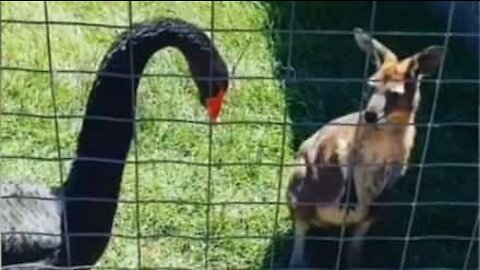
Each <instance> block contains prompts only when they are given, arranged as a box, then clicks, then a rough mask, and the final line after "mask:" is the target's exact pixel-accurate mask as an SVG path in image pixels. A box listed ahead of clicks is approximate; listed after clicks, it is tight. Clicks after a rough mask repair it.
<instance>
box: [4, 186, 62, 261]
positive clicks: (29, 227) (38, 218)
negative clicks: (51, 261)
mask: <svg viewBox="0 0 480 270" xmlns="http://www.w3.org/2000/svg"><path fill="white" fill-rule="evenodd" d="M0 194H1V201H0V220H2V222H0V230H1V232H2V252H3V253H4V254H3V257H4V258H10V259H9V260H11V261H12V262H14V261H18V262H22V261H35V260H38V259H41V258H44V257H45V256H48V255H50V254H51V253H52V252H53V251H54V250H55V249H57V248H58V247H59V246H60V243H61V236H60V234H61V228H60V226H61V205H62V204H61V202H60V201H59V198H58V197H57V195H56V194H55V193H53V192H52V190H50V189H48V188H45V187H43V186H38V185H33V184H28V183H27V182H24V183H23V184H17V183H2V184H1V185H0ZM3 232H8V233H3ZM5 255H6V256H5ZM4 263H5V262H4Z"/></svg>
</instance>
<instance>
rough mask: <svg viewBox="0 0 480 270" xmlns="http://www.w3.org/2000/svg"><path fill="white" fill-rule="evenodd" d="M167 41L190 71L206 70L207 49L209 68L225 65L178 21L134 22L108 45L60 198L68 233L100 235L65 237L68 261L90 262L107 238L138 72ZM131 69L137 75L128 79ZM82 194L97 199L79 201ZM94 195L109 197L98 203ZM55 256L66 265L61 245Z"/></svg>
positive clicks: (130, 132)
mask: <svg viewBox="0 0 480 270" xmlns="http://www.w3.org/2000/svg"><path fill="white" fill-rule="evenodd" d="M130 46H131V47H130ZM167 46H173V47H176V48H178V49H179V50H180V51H181V52H182V53H183V55H184V56H185V58H186V60H187V62H188V63H189V66H190V70H191V71H192V73H195V71H198V70H207V71H208V70H209V67H208V65H209V61H208V62H204V61H203V60H205V59H210V57H211V51H213V53H214V55H213V59H214V60H215V62H214V68H217V69H219V70H223V69H224V68H225V69H226V67H225V66H222V64H223V60H222V59H221V58H220V56H219V55H218V53H217V52H216V50H215V48H213V50H211V49H212V48H211V44H210V40H209V38H208V37H207V36H206V35H205V34H204V33H202V32H201V31H200V30H198V29H196V28H195V27H194V26H192V25H190V24H187V23H185V22H181V21H174V20H163V21H161V22H157V23H154V24H149V25H144V26H139V27H137V28H136V29H135V30H134V31H133V32H131V33H129V34H127V35H124V36H123V37H122V38H121V39H119V41H117V42H116V43H115V44H114V45H113V46H112V47H111V49H110V50H109V52H108V54H107V55H106V56H105V58H104V60H103V62H102V64H101V67H100V70H99V72H100V74H98V77H97V79H96V80H95V82H94V85H93V88H92V91H91V93H90V96H89V99H88V105H87V111H86V118H85V119H84V121H83V126H82V130H81V133H80V136H79V138H78V148H77V156H78V157H77V159H75V161H74V162H73V164H72V169H71V171H70V174H69V176H68V181H67V183H66V185H65V187H64V195H65V198H72V197H75V198H77V200H75V201H67V203H66V204H65V209H66V216H67V218H66V220H67V224H66V225H68V233H104V234H105V235H104V236H96V237H83V236H82V237H71V238H69V241H65V242H66V243H68V244H69V245H70V250H71V252H70V254H71V257H70V261H71V262H72V263H73V264H91V263H95V261H96V260H97V259H98V258H99V256H100V255H101V254H102V253H103V251H104V249H105V247H106V245H107V243H108V239H109V237H108V234H109V233H110V231H111V228H112V223H113V218H114V215H115V212H116V208H117V204H116V202H115V200H116V199H117V198H118V196H119V191H120V183H121V180H122V176H123V170H124V167H125V164H124V163H125V160H126V158H127V155H128V152H129V148H130V143H131V140H132V137H133V132H134V122H133V120H134V119H135V105H136V96H137V88H138V84H139V77H138V76H139V75H141V73H142V72H143V70H144V68H145V66H146V64H147V62H148V60H149V59H150V57H151V56H152V55H153V54H154V53H155V52H156V51H158V50H160V49H162V48H164V47H167ZM131 52H133V54H132V53H131ZM219 64H220V66H218V65H219ZM205 65H206V66H205ZM215 65H217V66H216V67H215ZM131 74H134V75H136V76H135V77H134V78H132V76H131ZM86 197H88V198H95V199H97V200H96V201H88V200H83V199H81V200H78V199H80V198H86ZM98 199H102V200H110V202H101V201H100V202H99V201H98ZM58 261H60V262H58V264H59V265H66V264H67V261H68V258H67V253H66V251H65V248H64V249H63V250H62V252H61V254H60V255H59V256H58Z"/></svg>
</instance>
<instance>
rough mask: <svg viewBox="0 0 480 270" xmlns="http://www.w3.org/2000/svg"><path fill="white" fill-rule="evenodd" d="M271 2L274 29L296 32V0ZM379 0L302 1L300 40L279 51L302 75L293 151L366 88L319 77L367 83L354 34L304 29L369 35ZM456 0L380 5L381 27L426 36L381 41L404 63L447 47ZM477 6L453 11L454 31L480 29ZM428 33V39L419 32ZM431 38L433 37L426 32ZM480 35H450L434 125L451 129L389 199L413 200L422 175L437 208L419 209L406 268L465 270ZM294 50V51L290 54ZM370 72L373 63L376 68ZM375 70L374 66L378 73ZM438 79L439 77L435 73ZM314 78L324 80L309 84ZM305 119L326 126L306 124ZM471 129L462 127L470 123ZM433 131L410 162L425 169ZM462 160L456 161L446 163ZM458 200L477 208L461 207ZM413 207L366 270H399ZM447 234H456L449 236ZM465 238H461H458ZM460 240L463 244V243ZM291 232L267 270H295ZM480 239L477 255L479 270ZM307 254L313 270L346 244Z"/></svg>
mask: <svg viewBox="0 0 480 270" xmlns="http://www.w3.org/2000/svg"><path fill="white" fill-rule="evenodd" d="M268 3H269V4H270V6H271V13H272V18H274V22H275V24H274V28H275V29H289V28H290V20H291V14H292V12H291V9H292V3H291V2H276V1H271V2H268ZM373 8H374V4H373V2H369V1H361V2H353V1H346V2H335V1H316V2H315V1H311V2H305V1H297V2H296V4H295V18H294V25H293V28H294V37H293V38H292V44H289V34H288V33H285V32H281V33H277V34H275V36H274V37H273V38H274V40H275V54H276V57H277V59H278V61H280V62H281V63H282V64H283V66H288V64H289V63H288V59H289V57H290V58H291V63H290V65H291V67H292V68H293V69H294V70H295V75H296V78H297V80H296V81H290V82H289V83H288V84H287V85H288V86H287V87H286V89H285V98H286V101H287V104H288V113H289V115H288V116H289V118H290V120H291V121H292V122H293V123H294V125H293V127H292V132H293V136H292V137H293V140H292V141H291V142H290V147H292V149H295V150H296V149H297V148H298V146H299V144H300V143H301V142H302V141H303V140H305V139H306V138H307V137H308V136H309V135H311V134H312V133H313V132H314V131H315V130H316V129H318V128H320V127H321V126H322V122H326V121H329V120H331V119H332V118H335V117H338V116H340V115H342V114H345V113H348V112H350V111H353V110H357V109H358V107H359V104H360V99H361V91H362V85H361V83H357V82H348V81H344V82H342V81H341V80H340V81H335V82H332V81H322V80H320V79H319V78H330V79H342V78H364V65H365V55H364V54H363V52H361V51H360V50H359V49H358V47H357V46H356V44H355V42H354V40H353V36H352V35H351V34H350V33H348V34H339V33H333V34H332V33H331V34H325V33H324V34H320V33H318V32H315V31H299V30H345V31H351V30H352V29H353V28H354V27H362V28H364V29H365V30H368V29H370V27H369V22H370V18H371V13H372V9H373ZM448 9H449V3H448V2H434V1H423V2H422V1H415V2H413V1H402V2H400V1H398V2H388V3H387V2H377V4H376V5H375V14H374V16H375V18H374V19H375V20H374V25H373V29H374V30H375V31H382V32H388V31H395V32H399V31H407V32H416V33H417V35H375V37H376V38H378V39H380V40H381V41H382V42H384V43H385V44H387V45H388V46H389V47H390V48H391V49H392V50H393V51H395V52H396V53H397V54H398V55H399V56H400V57H405V56H408V55H410V54H412V53H415V52H417V51H418V50H421V49H423V48H425V47H427V46H430V45H433V44H440V45H441V44H444V41H445V38H444V36H440V35H434V34H430V35H428V34H427V33H426V32H430V33H445V31H446V29H447V21H448V20H447V18H448ZM477 14H478V4H477V3H475V2H466V1H465V2H457V3H456V5H455V12H454V14H453V21H452V22H453V24H452V32H456V33H459V32H463V33H472V32H476V33H478V15H477ZM418 33H420V34H418ZM422 33H425V34H422ZM477 50H478V37H474V36H470V37H468V35H467V36H465V35H464V36H458V35H457V36H455V35H453V36H451V37H450V39H449V44H448V52H447V59H446V62H445V67H444V70H443V75H442V80H444V81H443V83H441V84H439V86H440V88H439V91H440V92H439V95H438V100H437V103H436V113H435V117H434V122H435V123H448V124H447V125H438V126H434V127H432V129H431V134H430V140H429V145H428V150H427V155H426V159H425V161H424V163H425V164H431V166H425V167H424V168H423V171H421V169H420V167H419V166H412V167H411V168H410V169H409V171H408V173H407V175H406V176H405V177H404V178H403V180H402V181H401V183H400V184H399V185H398V186H397V187H396V189H395V191H394V192H393V194H390V195H389V200H390V201H396V202H412V200H413V198H414V194H415V190H416V185H417V179H418V177H419V173H422V175H421V177H420V179H421V181H422V182H421V184H420V190H419V193H418V195H419V196H418V202H421V203H429V202H437V203H436V204H429V205H425V204H422V205H418V206H417V207H416V212H415V215H414V219H413V227H412V231H411V235H410V236H411V237H413V238H411V239H410V242H409V246H408V247H409V248H408V252H407V257H406V258H407V264H406V267H427V268H428V267H452V268H461V267H462V266H463V264H464V262H465V260H466V259H467V258H466V255H467V250H468V248H469V245H470V241H469V238H470V237H471V236H472V229H473V226H474V222H475V217H476V215H477V208H476V207H475V205H472V204H473V203H476V202H478V194H477V191H478V168H477V166H476V164H478V154H479V153H478V125H477V126H476V125H475V124H476V123H478V120H479V119H478V82H476V81H475V80H478V72H479V70H478V64H479V63H478V51H477ZM289 54H291V55H290V56H289ZM370 66H371V65H370ZM369 72H371V69H370V70H369ZM435 76H437V74H436V75H435ZM308 78H310V79H311V78H316V80H310V79H308ZM435 89H436V84H435V83H423V84H422V101H421V108H420V110H419V112H418V117H417V122H418V123H428V120H429V117H430V112H431V110H432V104H433V102H432V101H433V99H434V93H435ZM302 122H310V123H312V122H317V123H318V124H314V125H305V124H302ZM463 122H466V123H470V124H469V125H463V124H461V123H463ZM427 128H428V127H419V128H418V135H417V138H416V146H415V148H414V152H413V153H412V158H411V160H410V162H411V163H412V164H419V163H420V162H421V154H422V151H423V148H424V147H425V145H426V140H425V139H426V134H427V133H426V132H427ZM447 163H455V164H459V163H462V165H455V164H447ZM455 202H468V203H470V204H469V205H467V204H463V205H460V204H455ZM411 210H412V207H411V206H405V207H395V208H392V207H390V208H389V209H388V211H386V214H388V215H386V216H385V217H384V222H383V223H382V224H379V225H378V226H375V227H374V228H373V229H372V230H371V232H370V233H369V236H389V237H393V238H391V239H390V240H389V241H387V240H388V239H387V240H385V239H383V240H378V239H377V240H372V241H368V242H366V244H365V249H364V252H365V256H364V258H363V260H364V265H363V266H364V267H382V268H398V265H399V262H400V258H401V255H402V251H403V248H404V244H405V241H404V237H405V235H406V228H407V225H408V222H409V218H410V213H411ZM312 235H315V236H319V235H329V236H332V235H333V236H335V235H338V232H321V231H315V232H312ZM445 236H454V237H453V238H452V237H445ZM455 237H461V238H455ZM460 239H461V240H460ZM291 245H292V241H291V232H286V233H285V234H284V235H280V236H278V239H276V241H274V243H272V245H271V247H270V249H269V252H268V254H266V255H265V258H264V265H263V268H271V267H272V265H270V262H271V261H272V258H271V254H272V250H274V252H273V253H274V254H275V257H274V258H273V262H274V265H273V266H274V267H286V266H287V262H288V258H289V256H290V250H291ZM476 250H478V242H476V243H475V245H474V247H473V252H472V253H471V256H470V258H469V262H470V266H471V267H474V268H476V267H477V264H476V262H478V256H477V254H476V253H475V251H476ZM307 251H308V253H309V257H310V262H311V266H312V267H331V266H332V262H333V263H334V262H335V259H336V252H337V243H336V242H332V241H331V242H328V241H319V240H317V241H310V242H309V243H308V247H307Z"/></svg>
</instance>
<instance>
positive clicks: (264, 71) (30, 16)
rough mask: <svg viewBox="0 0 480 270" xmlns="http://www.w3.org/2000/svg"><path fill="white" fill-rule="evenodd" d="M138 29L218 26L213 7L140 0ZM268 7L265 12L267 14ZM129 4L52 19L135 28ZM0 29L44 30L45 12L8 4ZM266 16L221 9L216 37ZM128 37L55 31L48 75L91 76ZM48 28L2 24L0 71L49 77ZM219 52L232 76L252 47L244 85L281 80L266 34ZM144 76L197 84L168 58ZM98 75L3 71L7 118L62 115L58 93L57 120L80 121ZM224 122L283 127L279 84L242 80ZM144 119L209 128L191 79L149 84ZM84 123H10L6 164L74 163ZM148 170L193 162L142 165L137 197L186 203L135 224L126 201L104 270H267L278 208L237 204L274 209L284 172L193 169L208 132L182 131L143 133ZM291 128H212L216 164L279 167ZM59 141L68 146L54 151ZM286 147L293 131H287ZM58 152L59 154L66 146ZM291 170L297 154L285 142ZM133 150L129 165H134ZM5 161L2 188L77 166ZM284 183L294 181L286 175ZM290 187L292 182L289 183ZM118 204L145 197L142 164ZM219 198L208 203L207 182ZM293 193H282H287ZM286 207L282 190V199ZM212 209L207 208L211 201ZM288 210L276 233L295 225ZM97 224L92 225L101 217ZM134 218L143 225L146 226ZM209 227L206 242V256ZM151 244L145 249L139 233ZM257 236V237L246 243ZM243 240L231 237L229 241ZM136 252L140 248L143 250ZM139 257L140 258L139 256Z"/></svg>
mask: <svg viewBox="0 0 480 270" xmlns="http://www.w3.org/2000/svg"><path fill="white" fill-rule="evenodd" d="M132 5H133V6H132V10H133V21H134V22H139V21H142V20H144V19H149V18H153V17H157V16H171V17H179V18H183V19H185V20H188V21H190V22H192V23H196V24H197V25H199V26H201V27H204V28H210V21H211V4H210V2H190V3H181V2H179V1H175V2H133V3H132ZM265 5H266V4H265ZM128 10H129V9H128V3H127V2H112V3H107V2H101V1H98V2H72V3H67V2H62V1H59V2H51V3H48V17H49V19H50V20H53V21H74V22H87V23H99V24H113V25H123V26H128V23H129V18H128ZM1 11H2V19H5V20H30V21H32V20H33V21H44V20H45V13H44V6H43V3H42V2H24V3H19V2H2V10H1ZM268 11H269V10H268V7H267V6H264V4H259V3H257V2H235V3H228V2H223V3H216V4H215V12H214V14H215V17H214V23H215V25H214V27H215V28H236V29H239V28H241V29H260V28H268V27H269V25H270V23H271V22H270V19H269V14H268ZM120 31H121V29H115V28H107V27H99V26H80V25H76V26H75V25H58V24H54V25H51V26H50V43H51V44H50V45H51V65H52V67H53V69H54V70H90V71H94V70H96V69H97V66H98V64H99V62H100V60H101V58H102V56H103V54H104V53H105V52H106V50H107V48H108V46H109V45H110V43H111V42H112V41H113V40H114V37H115V36H116V35H117V34H118V33H119V32H120ZM47 41H48V40H47V36H46V27H45V25H43V24H19V23H4V24H3V25H2V44H1V45H2V47H1V49H2V50H1V51H2V65H4V66H9V67H19V68H27V69H39V70H46V71H48V69H49V57H48V42H47ZM215 42H216V44H217V45H218V47H219V50H220V52H221V53H222V54H223V55H224V57H225V58H226V59H227V61H228V63H229V65H230V66H232V65H233V63H234V62H235V61H236V59H237V58H238V55H239V54H240V53H241V52H242V51H243V50H244V48H245V47H246V45H247V44H250V46H249V47H248V50H247V51H246V53H245V56H244V57H243V59H242V61H241V63H240V64H239V66H238V67H237V75H239V76H265V77H272V76H274V67H275V65H276V62H275V58H274V55H273V52H272V40H271V39H270V37H269V36H268V35H265V34H263V33H248V32H218V33H215ZM146 72H147V73H177V74H188V69H187V66H186V62H185V61H184V59H183V57H182V56H181V54H180V53H179V52H178V51H176V50H173V49H166V50H163V51H162V52H159V53H157V54H156V55H155V57H154V59H152V60H151V61H150V63H149V65H148V67H147V70H146ZM93 79H94V77H93V75H88V74H78V73H56V72H54V74H53V82H51V80H50V75H49V73H48V72H43V73H42V72H31V71H18V70H3V71H2V80H1V83H2V85H1V99H0V100H1V104H0V105H1V110H2V112H3V113H6V112H9V113H23V114H35V115H53V114H54V109H53V100H52V93H51V85H53V90H54V92H55V96H56V104H57V107H58V113H59V114H60V115H82V114H83V112H84V109H85V105H86V98H87V95H88V92H89V90H90V87H91V85H92V82H93ZM228 99H229V100H228V104H227V105H226V107H225V111H224V113H223V115H222V120H224V121H237V120H238V121H242V120H247V121H248V120H256V121H274V122H282V121H283V111H284V102H285V101H284V96H283V92H282V88H281V83H280V82H279V81H278V80H259V79H257V80H255V79H248V80H239V81H237V82H236V86H235V91H234V92H231V94H230V96H229V98H228ZM138 116H139V117H141V118H151V117H155V118H176V119H187V120H205V119H206V118H205V117H206V116H205V113H204V111H203V110H202V109H201V108H200V106H199V104H198V102H197V99H196V88H195V87H194V85H193V82H192V81H191V80H190V79H182V78H165V77H148V78H144V79H143V80H142V81H141V85H140V109H139V115H138ZM80 124H81V119H71V118H61V119H59V120H58V130H57V129H56V126H55V121H54V120H53V119H48V118H39V117H31V116H30V117H25V116H13V115H9V114H6V115H2V117H1V122H0V140H1V144H0V154H1V155H2V156H4V157H5V156H33V157H42V158H49V159H55V158H57V157H58V149H60V154H61V156H62V157H63V158H65V157H72V156H73V155H74V151H75V147H76V137H77V134H78V132H79V129H80ZM138 127H139V134H138V149H137V150H138V158H139V160H173V161H175V160H177V161H186V162H187V163H186V164H175V163H172V162H167V163H148V162H147V163H142V164H139V165H138V176H139V177H138V181H139V182H138V187H139V190H138V195H139V198H140V199H141V200H160V201H170V202H171V201H174V202H175V201H176V202H178V203H158V202H155V203H148V204H141V205H140V207H139V213H138V215H139V216H137V211H136V205H135V204H134V203H128V202H126V203H122V204H121V205H120V207H119V211H118V214H117V216H116V219H115V226H114V234H115V235H117V236H118V237H114V238H113V239H112V240H111V242H110V246H109V248H108V250H107V252H106V254H105V256H104V257H103V259H102V260H101V262H100V263H99V266H104V267H137V265H138V263H139V262H138V261H137V259H138V258H141V262H140V263H141V266H142V267H178V268H193V269H200V268H202V267H203V266H204V264H205V261H206V260H207V259H208V261H209V263H210V269H225V268H229V269H239V268H255V267H260V266H261V264H262V261H263V257H264V255H265V252H266V249H267V248H268V246H269V244H270V239H269V237H271V236H272V234H273V232H274V227H275V226H274V225H275V212H276V206H275V205H272V204H265V205H261V204H245V203H244V204H235V203H232V202H250V203H252V202H258V203H262V202H273V201H276V200H277V195H278V192H277V189H278V188H277V186H278V183H279V167H278V166H271V165H235V166H233V165H232V166H227V165H224V166H217V167H212V168H211V179H209V177H208V175H209V173H208V167H207V166H201V165H192V164H189V163H188V162H194V163H203V164H207V163H208V155H209V144H208V143H209V136H208V134H209V127H208V126H206V125H201V124H192V123H174V122H151V121H148V122H141V123H139V124H138ZM283 129H284V127H283V126H281V125H266V124H238V125H220V126H216V127H214V128H213V141H212V143H213V145H212V151H213V152H212V159H213V162H216V163H217V162H220V163H235V162H237V163H238V162H242V163H270V164H271V163H279V162H280V161H281V160H280V159H281V153H282V135H283V133H284V130H283ZM57 134H58V137H59V145H58V144H57ZM286 136H287V137H286V142H288V141H289V140H290V138H289V136H290V132H289V130H288V127H287V130H286ZM58 147H59V148H58ZM284 150H285V161H286V162H290V161H291V155H292V153H291V149H289V148H288V145H287V144H285V149H284ZM133 153H134V152H133V148H132V151H131V152H130V156H129V160H131V161H133V160H134V154H133ZM61 168H62V171H63V173H60V172H59V164H58V161H52V160H50V161H48V160H47V161H45V160H38V159H37V160H32V159H27V158H2V159H0V176H1V177H2V178H4V179H5V178H18V177H29V178H32V179H34V180H32V181H35V182H37V183H44V184H46V185H51V186H55V185H58V184H59V183H60V181H62V177H61V176H62V175H63V178H65V176H66V175H67V173H68V170H69V168H70V162H69V161H65V162H63V163H62V166H61ZM283 173H284V176H285V174H286V173H287V171H285V170H284V171H283ZM283 179H284V180H283V183H284V184H285V183H286V181H285V177H284V178H283ZM123 181H124V182H123V185H122V194H121V199H122V200H126V201H129V202H133V201H135V199H136V190H135V189H136V177H135V165H134V164H132V163H131V164H129V165H128V166H127V168H126V171H125V176H124V180H123ZM209 181H210V183H211V194H210V196H208V194H207V186H208V182H209ZM283 186H284V185H283ZM280 198H281V199H282V200H283V198H284V195H283V190H282V194H281V197H280ZM208 202H211V203H214V204H213V205H211V206H210V207H207V206H205V205H206V203H208ZM285 217H286V209H285V208H284V207H281V209H280V217H279V219H278V220H279V222H280V223H279V225H280V227H279V229H280V230H286V229H287V228H289V226H290V223H289V222H288V220H287V219H285ZM92 218H94V217H92ZM137 218H139V219H140V222H139V224H140V227H139V228H137V221H136V220H137ZM207 219H209V224H208V226H209V228H208V229H209V232H208V234H209V236H210V237H213V238H214V239H212V240H210V241H209V242H208V247H207V248H208V258H206V257H205V256H206V254H207V253H206V242H205V241H204V240H203V239H204V238H205V236H206V235H207ZM138 231H139V232H140V234H141V235H142V238H141V240H137V238H136V236H137V232H138ZM248 236H255V238H249V237H248ZM232 237H234V238H232ZM138 244H139V245H140V249H137V247H138ZM138 252H140V254H139V253H138Z"/></svg>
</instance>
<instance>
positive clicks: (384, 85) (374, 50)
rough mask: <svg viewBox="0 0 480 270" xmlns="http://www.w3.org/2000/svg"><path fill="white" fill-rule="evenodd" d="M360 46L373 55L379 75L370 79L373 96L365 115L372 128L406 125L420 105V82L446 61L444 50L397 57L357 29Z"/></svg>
mask: <svg viewBox="0 0 480 270" xmlns="http://www.w3.org/2000/svg"><path fill="white" fill-rule="evenodd" d="M354 37H355V41H356V42H357V44H358V46H359V47H360V48H361V49H362V50H363V51H364V52H366V53H369V54H370V57H369V58H370V59H372V60H373V62H374V64H375V66H376V71H375V72H374V73H373V74H372V75H371V76H370V77H369V82H368V83H369V85H370V86H371V87H373V94H372V95H371V96H370V99H369V101H368V104H367V106H366V108H365V110H364V112H363V118H364V120H365V122H367V123H370V124H376V123H392V124H407V123H409V121H410V119H411V116H412V114H413V113H415V112H416V110H417V108H418V105H419V102H420V82H421V79H422V78H423V77H425V76H428V75H431V74H432V73H434V72H435V71H436V70H437V69H438V68H439V66H440V64H441V62H442V59H443V57H444V51H445V48H444V47H442V46H430V47H427V48H425V49H423V50H421V51H419V52H417V53H415V54H413V55H411V56H409V57H406V58H403V59H398V57H397V55H396V54H395V53H394V52H392V51H391V50H390V49H389V48H388V47H387V46H385V45H384V44H382V43H381V42H380V41H378V40H376V39H374V38H372V37H371V36H370V35H368V34H367V33H365V32H364V31H363V30H362V29H360V28H355V29H354Z"/></svg>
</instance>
